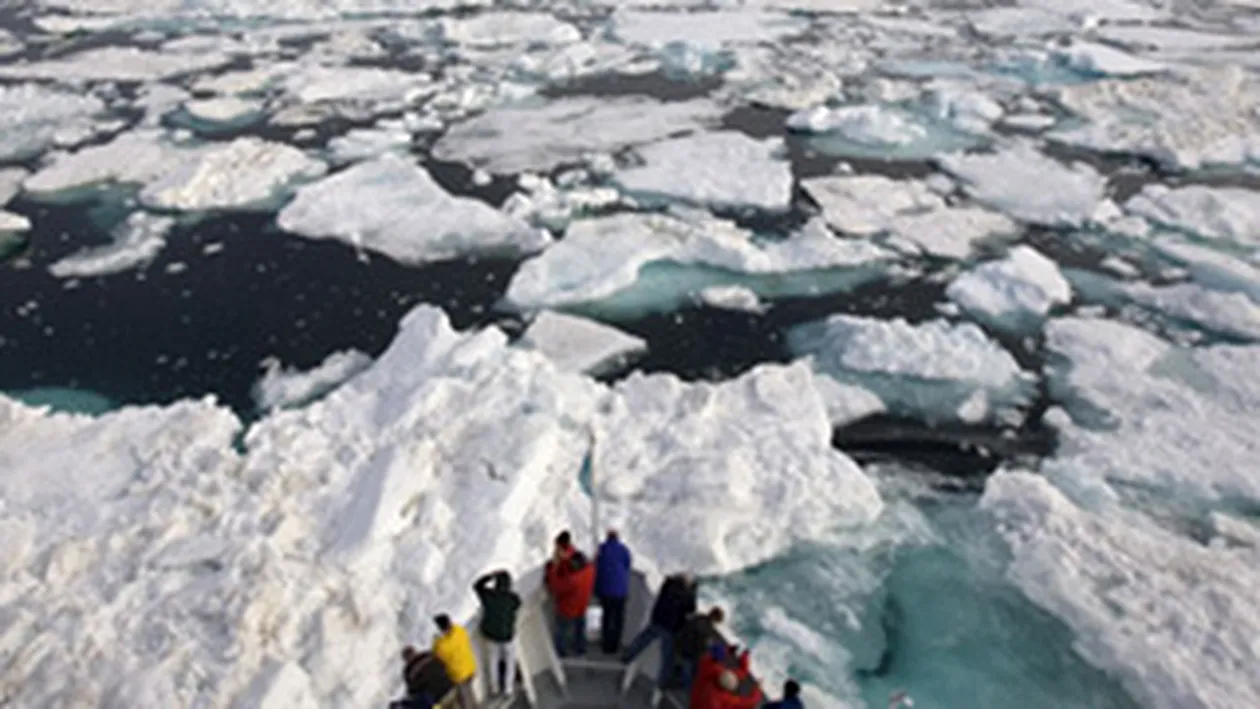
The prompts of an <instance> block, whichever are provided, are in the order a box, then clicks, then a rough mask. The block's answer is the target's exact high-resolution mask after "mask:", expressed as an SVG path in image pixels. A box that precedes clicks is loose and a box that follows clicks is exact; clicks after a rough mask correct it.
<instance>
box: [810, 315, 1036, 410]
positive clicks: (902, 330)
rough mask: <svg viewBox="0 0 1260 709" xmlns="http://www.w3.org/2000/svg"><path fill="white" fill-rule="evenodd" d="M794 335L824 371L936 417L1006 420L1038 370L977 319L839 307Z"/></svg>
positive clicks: (891, 403) (893, 406)
mask: <svg viewBox="0 0 1260 709" xmlns="http://www.w3.org/2000/svg"><path fill="white" fill-rule="evenodd" d="M788 342H789V344H790V346H791V348H792V351H793V352H795V353H796V354H798V355H801V356H806V357H810V358H811V360H812V361H813V363H814V366H815V368H816V369H817V370H818V371H819V372H820V373H822V374H826V375H829V376H831V377H833V378H835V379H836V380H837V381H839V382H841V383H843V384H851V385H857V386H860V387H862V388H864V389H867V390H869V391H871V392H873V393H875V394H877V395H878V396H879V397H880V399H882V400H883V401H884V403H885V404H886V405H887V406H888V408H889V410H890V411H892V412H894V413H898V414H903V415H910V416H916V417H923V418H926V419H927V420H929V421H952V420H957V419H959V418H964V417H965V418H967V419H969V420H991V419H993V418H995V417H996V418H998V419H999V420H1005V419H1006V418H1007V417H1009V416H1011V415H1013V407H1018V406H1019V405H1022V404H1023V403H1026V401H1027V400H1028V399H1029V397H1030V396H1031V384H1032V381H1031V377H1030V376H1029V375H1027V374H1026V373H1024V372H1023V371H1021V370H1020V368H1019V364H1018V363H1016V362H1015V359H1014V358H1013V357H1012V356H1011V354H1010V353H1009V352H1007V351H1006V350H1004V349H1003V348H1002V347H1001V346H1000V345H998V344H997V343H995V342H993V341H992V340H990V339H989V338H988V337H987V336H986V335H985V334H984V331H982V330H981V329H980V328H979V327H977V326H976V325H975V324H973V323H961V324H951V323H949V322H947V321H945V320H932V321H929V322H925V323H922V324H911V323H908V322H906V321H905V320H904V319H896V320H878V319H874V318H864V317H856V316H850V315H833V316H831V317H829V318H827V319H825V320H822V321H818V322H814V323H807V324H805V325H799V326H796V327H794V328H792V329H791V330H790V331H789V333H788ZM977 401H979V402H980V403H981V408H982V409H983V410H982V411H979V412H977V411H974V409H975V408H977V406H976V402H977ZM964 407H965V408H964ZM977 414H978V415H977ZM964 415H965V416H964Z"/></svg>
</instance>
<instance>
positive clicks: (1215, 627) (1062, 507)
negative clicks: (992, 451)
mask: <svg viewBox="0 0 1260 709" xmlns="http://www.w3.org/2000/svg"><path fill="white" fill-rule="evenodd" d="M1205 462H1206V461H1205ZM981 507H982V508H984V509H986V510H988V511H989V512H990V513H991V514H992V515H993V519H994V520H995V524H996V526H997V530H998V532H999V533H1000V535H1001V536H1002V537H1003V538H1004V539H1005V541H1006V543H1007V545H1008V546H1009V548H1010V551H1011V554H1012V557H1013V559H1012V561H1011V562H1010V566H1009V568H1008V570H1007V573H1008V575H1009V577H1010V578H1011V579H1012V580H1013V581H1014V582H1015V583H1016V584H1018V585H1019V587H1020V588H1021V589H1022V590H1023V592H1024V594H1025V595H1027V596H1028V597H1029V598H1030V599H1031V600H1032V601H1033V602H1034V603H1036V604H1037V605H1039V606H1041V607H1042V608H1043V609H1045V610H1046V611H1048V612H1050V613H1052V614H1054V615H1055V616H1057V617H1059V618H1060V619H1061V620H1063V622H1065V623H1066V624H1067V625H1068V626H1069V627H1070V628H1071V629H1072V630H1073V631H1074V632H1075V635H1076V642H1075V648H1076V650H1077V652H1079V653H1081V655H1082V656H1084V657H1085V659H1086V660H1087V661H1089V662H1090V663H1091V664H1093V665H1095V666H1097V667H1099V668H1101V669H1103V670H1106V671H1108V672H1111V673H1114V674H1116V675H1117V676H1119V677H1120V678H1121V681H1122V682H1123V684H1124V686H1125V688H1126V689H1128V691H1129V692H1130V693H1131V694H1132V695H1133V697H1134V698H1135V699H1136V700H1137V701H1138V702H1139V703H1140V704H1141V706H1145V707H1151V708H1152V709H1180V708H1182V707H1204V708H1205V709H1206V708H1207V707H1213V708H1220V709H1226V708H1227V707H1237V706H1251V705H1253V704H1256V703H1257V702H1260V678H1258V677H1257V676H1256V674H1255V673H1254V672H1252V671H1251V668H1252V667H1254V666H1255V664H1256V663H1257V662H1260V646H1257V643H1256V642H1255V638H1256V637H1257V636H1260V607H1257V604H1256V600H1255V593H1254V589H1255V588H1256V587H1257V586H1260V574H1257V572H1256V555H1255V553H1254V551H1252V550H1250V549H1235V550H1219V549H1209V548H1206V547H1204V546H1201V545H1199V544H1196V543H1194V542H1192V541H1190V540H1188V539H1186V538H1184V537H1179V536H1177V535H1174V534H1172V533H1169V532H1167V531H1164V530H1162V529H1158V528H1156V527H1155V526H1154V525H1153V524H1151V523H1149V522H1145V521H1143V520H1141V519H1138V518H1135V516H1134V515H1133V514H1132V513H1128V514H1126V513H1125V512H1123V511H1119V510H1110V509H1102V510H1088V509H1083V508H1082V507H1078V506H1077V505H1076V504H1073V502H1072V501H1071V500H1069V499H1068V497H1067V496H1065V495H1064V494H1063V493H1062V492H1060V491H1059V490H1057V489H1056V488H1055V487H1054V486H1053V485H1052V484H1051V483H1050V482H1049V481H1047V480H1046V479H1045V478H1042V477H1039V476H1036V475H1033V474H1031V473H1024V472H1010V473H1002V474H999V475H996V476H994V477H992V478H990V479H989V481H988V483H987V485H986V488H985V493H984V497H983V499H982V501H981Z"/></svg>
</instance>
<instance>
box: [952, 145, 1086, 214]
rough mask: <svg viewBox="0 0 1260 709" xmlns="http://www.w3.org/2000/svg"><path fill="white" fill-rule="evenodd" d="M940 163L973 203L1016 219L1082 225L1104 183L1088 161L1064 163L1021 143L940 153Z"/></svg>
mask: <svg viewBox="0 0 1260 709" xmlns="http://www.w3.org/2000/svg"><path fill="white" fill-rule="evenodd" d="M940 164H941V167H943V168H944V169H945V170H946V171H948V172H949V173H950V174H952V175H954V176H955V177H957V178H958V179H959V180H961V181H962V184H963V190H964V191H966V192H967V194H969V195H970V196H972V197H973V198H974V199H975V200H976V201H978V202H980V203H982V204H985V205H988V206H990V207H992V208H994V209H997V210H999V211H1001V212H1003V213H1004V214H1006V215H1008V216H1010V217H1012V218H1014V219H1018V220H1020V221H1023V222H1029V223H1032V224H1043V225H1046V226H1056V227H1077V226H1080V225H1082V224H1084V223H1085V221H1086V220H1087V219H1089V217H1090V216H1091V215H1093V214H1094V211H1095V210H1096V209H1097V208H1098V204H1099V202H1101V201H1102V199H1103V196H1104V191H1105V189H1106V186H1107V181H1106V179H1105V178H1103V177H1102V176H1101V175H1099V174H1098V173H1097V172H1096V171H1095V170H1094V169H1093V168H1091V167H1089V166H1088V165H1085V164H1084V163H1076V164H1074V165H1071V166H1067V165H1063V164H1061V163H1059V162H1057V161H1055V160H1053V159H1051V158H1049V157H1047V156H1045V155H1044V154H1042V153H1041V152H1040V151H1038V150H1037V149H1036V148H1035V147H1033V146H1032V145H1030V144H1028V143H1022V142H1021V143H1016V144H1014V145H1011V146H1008V147H1005V148H1003V149H1000V150H998V151H997V152H994V153H970V154H957V155H948V156H943V157H941V158H940Z"/></svg>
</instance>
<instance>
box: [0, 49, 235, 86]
mask: <svg viewBox="0 0 1260 709" xmlns="http://www.w3.org/2000/svg"><path fill="white" fill-rule="evenodd" d="M231 60H232V58H231V57H230V56H227V55H225V54H220V53H217V52H206V53H196V54H173V53H172V54H168V53H163V52H151V51H148V50H145V49H137V48H135V47H100V48H97V49H87V50H84V51H82V52H76V53H74V54H69V55H66V56H63V57H58V58H56V59H44V60H41V61H34V62H29V63H25V64H17V63H12V64H3V65H0V77H2V78H6V79H56V80H60V81H62V82H67V83H76V84H77V83H81V82H84V81H130V82H140V81H146V82H147V81H157V80H160V79H172V78H176V77H179V76H184V75H187V74H195V73H197V72H202V71H207V70H209V69H216V68H218V67H221V66H224V65H226V64H227V63H229V62H230V61H231Z"/></svg>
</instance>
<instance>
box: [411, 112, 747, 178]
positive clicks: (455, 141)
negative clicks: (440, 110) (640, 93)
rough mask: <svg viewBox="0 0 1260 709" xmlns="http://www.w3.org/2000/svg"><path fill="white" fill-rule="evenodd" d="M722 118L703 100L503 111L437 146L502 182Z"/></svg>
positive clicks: (457, 128)
mask: <svg viewBox="0 0 1260 709" xmlns="http://www.w3.org/2000/svg"><path fill="white" fill-rule="evenodd" d="M721 114H722V109H721V108H720V107H719V106H718V105H716V104H714V103H713V102H711V101H707V100H703V99H696V100H693V101H678V102H673V103H661V102H659V101H656V100H653V99H646V98H637V97H628V98H566V99H558V100H555V101H552V102H550V103H547V104H545V105H543V106H541V107H536V108H526V107H505V108H495V109H491V110H489V111H486V112H485V113H482V114H480V115H477V116H475V117H473V118H470V119H468V120H466V121H463V122H460V123H457V124H455V125H454V126H451V128H450V130H448V131H447V132H446V133H445V134H443V136H442V138H441V139H439V140H438V141H437V143H435V144H434V145H433V155H434V157H436V158H439V159H441V160H450V161H457V162H464V163H467V164H469V165H470V166H472V167H477V168H481V169H483V170H486V171H489V172H493V173H497V174H512V173H517V172H523V171H525V170H534V171H546V170H549V169H551V168H554V167H557V166H559V165H562V164H565V163H572V162H578V161H580V160H583V159H584V158H586V157H587V156H589V155H592V154H602V153H609V152H615V151H617V150H620V149H621V148H625V147H631V146H635V145H642V144H645V143H651V142H654V141H657V140H660V139H662V138H666V137H668V136H670V135H673V134H675V133H678V132H681V131H684V130H691V129H695V128H698V127H701V126H704V125H709V124H713V123H716V121H717V119H718V118H719V117H720V116H721Z"/></svg>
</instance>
